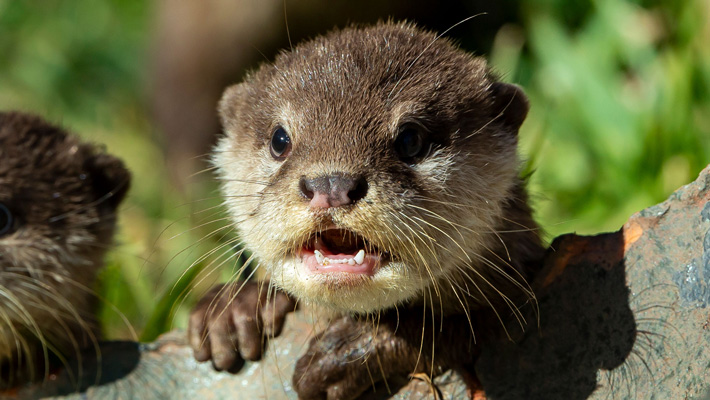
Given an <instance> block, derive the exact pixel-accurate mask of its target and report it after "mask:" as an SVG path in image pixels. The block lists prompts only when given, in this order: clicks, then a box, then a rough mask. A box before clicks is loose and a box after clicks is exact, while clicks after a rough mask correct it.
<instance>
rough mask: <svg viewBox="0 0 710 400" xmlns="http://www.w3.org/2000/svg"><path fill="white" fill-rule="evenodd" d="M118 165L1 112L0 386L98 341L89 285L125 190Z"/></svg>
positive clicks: (30, 376) (54, 131)
mask: <svg viewBox="0 0 710 400" xmlns="http://www.w3.org/2000/svg"><path fill="white" fill-rule="evenodd" d="M128 183H129V174H128V172H127V171H126V169H125V167H124V166H123V164H122V163H121V162H120V161H119V160H118V159H116V158H114V157H112V156H109V155H107V154H105V153H103V152H101V151H99V150H98V149H96V148H95V147H93V146H90V145H87V144H82V143H81V142H80V141H79V140H78V139H76V138H75V137H73V136H71V135H68V134H67V133H66V132H64V131H63V130H61V129H59V128H57V127H55V126H52V125H50V124H48V123H46V122H44V121H43V120H41V119H40V118H38V117H34V116H30V115H26V114H19V113H0V203H2V204H3V205H4V206H5V207H7V208H8V209H9V210H10V211H11V212H12V215H13V219H14V221H15V222H14V224H13V228H12V229H11V230H10V232H8V233H6V234H4V235H0V386H5V387H6V386H8V385H9V386H12V385H15V384H18V383H21V382H23V381H27V380H34V379H40V378H42V377H43V376H45V375H46V374H47V373H48V372H49V368H50V363H49V361H50V359H58V360H60V361H63V360H66V359H67V358H69V357H71V356H73V355H75V354H76V353H78V351H79V350H80V349H81V348H84V347H86V346H90V345H92V344H95V343H96V340H97V337H98V326H97V324H96V321H95V317H94V313H95V311H96V310H95V308H96V307H95V306H96V304H97V302H98V300H97V298H96V296H95V295H94V294H93V286H94V281H95V278H96V273H97V271H98V269H99V268H100V267H101V265H102V264H103V256H104V254H105V252H106V250H107V249H108V248H109V247H110V245H111V242H112V236H113V231H114V227H115V220H116V218H115V211H116V207H117V206H118V204H119V203H120V201H121V199H122V198H123V197H124V195H125V193H126V190H127V189H128Z"/></svg>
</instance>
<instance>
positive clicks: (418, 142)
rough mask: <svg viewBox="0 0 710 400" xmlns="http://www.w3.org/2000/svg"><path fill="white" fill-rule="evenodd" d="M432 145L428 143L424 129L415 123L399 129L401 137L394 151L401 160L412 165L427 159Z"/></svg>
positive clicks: (395, 144)
mask: <svg viewBox="0 0 710 400" xmlns="http://www.w3.org/2000/svg"><path fill="white" fill-rule="evenodd" d="M430 148H431V144H430V143H429V142H428V141H427V139H426V136H425V132H424V128H422V127H421V126H419V125H417V124H414V123H406V124H404V125H402V126H400V127H399V135H398V136H397V139H395V141H394V149H395V151H396V152H397V155H398V156H399V159H400V160H402V161H404V162H406V163H408V164H411V163H414V162H416V161H419V159H421V158H423V157H426V156H427V155H428V153H429V149H430Z"/></svg>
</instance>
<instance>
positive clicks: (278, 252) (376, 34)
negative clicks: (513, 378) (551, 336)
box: [214, 24, 528, 313]
mask: <svg viewBox="0 0 710 400" xmlns="http://www.w3.org/2000/svg"><path fill="white" fill-rule="evenodd" d="M527 109H528V106H527V100H526V98H525V96H524V95H523V94H522V92H521V91H520V90H519V89H517V87H514V86H512V85H506V84H502V83H499V82H496V81H495V79H494V78H493V77H492V76H491V74H490V73H489V71H488V68H487V66H486V63H485V61H484V60H483V59H480V58H475V57H473V56H471V55H469V54H467V53H465V52H463V51H461V50H459V49H457V48H456V47H454V46H453V45H452V44H451V43H449V42H448V41H447V40H444V39H438V40H437V38H436V37H435V36H434V35H433V34H431V33H428V32H423V31H421V30H419V29H416V28H415V27H413V26H410V25H406V24H404V25H392V24H380V25H377V26H374V27H371V28H365V29H357V28H349V29H346V30H343V31H338V32H334V33H331V34H330V35H328V36H326V37H322V38H317V39H315V40H313V41H311V42H308V43H305V44H303V45H301V46H298V47H296V48H294V49H293V51H291V52H288V53H283V54H281V55H280V56H278V57H277V59H276V61H275V62H274V64H271V65H264V66H262V67H261V68H260V69H259V70H258V71H256V72H255V73H254V74H252V75H250V76H249V77H248V78H247V79H246V81H245V82H243V83H241V84H238V85H236V86H233V87H231V88H229V89H228V90H227V91H226V93H225V94H224V96H223V98H222V101H221V103H220V114H221V118H222V123H223V125H224V128H225V135H224V137H223V138H221V140H220V142H219V144H218V146H217V149H216V152H215V156H214V164H215V165H216V166H218V167H219V175H220V178H221V179H222V190H223V193H224V196H225V202H226V204H227V206H228V208H229V211H230V213H231V216H232V218H233V220H234V222H235V224H236V226H237V227H238V229H239V232H240V235H241V239H242V241H243V244H244V245H245V247H246V248H247V249H249V250H250V251H252V252H253V253H254V254H255V256H256V257H257V258H258V259H259V261H260V263H261V264H262V265H263V266H265V267H266V268H267V269H268V271H269V273H270V274H269V275H270V277H271V280H272V282H274V283H275V284H277V285H278V286H279V287H281V288H282V289H284V290H286V291H288V292H290V293H291V294H293V295H294V296H296V297H297V298H299V299H301V300H304V301H307V302H311V303H317V304H320V305H324V306H327V307H330V308H332V309H334V310H339V311H349V312H357V313H367V312H374V311H377V310H380V309H384V308H388V307H392V306H395V305H397V304H399V303H402V302H405V301H408V300H411V299H414V298H421V297H422V296H426V297H427V298H433V297H441V296H442V295H441V293H440V290H441V289H442V287H443V286H446V287H447V288H450V287H454V286H455V287H458V288H459V289H461V290H462V291H466V292H467V293H468V294H470V295H471V296H474V297H475V296H477V295H478V294H480V295H483V292H485V291H489V290H492V288H490V287H489V286H490V284H489V283H488V280H487V277H488V276H490V275H491V274H499V273H502V271H499V270H498V269H497V268H496V267H495V264H494V263H493V262H492V260H490V259H488V258H489V257H488V256H486V255H484V254H485V252H486V250H487V249H488V248H489V247H490V246H492V245H493V243H494V242H495V241H496V240H497V239H496V233H495V232H496V229H497V227H498V226H499V224H500V220H501V214H502V211H501V210H502V207H503V203H504V201H505V200H506V199H507V198H508V196H509V192H510V191H511V188H512V187H513V185H514V184H515V182H516V180H517V172H518V164H519V162H518V159H517V156H516V143H517V131H518V128H519V126H520V124H521V123H522V121H523V119H524V118H525V114H526V112H527ZM432 296H433V297H432ZM481 301H482V300H481Z"/></svg>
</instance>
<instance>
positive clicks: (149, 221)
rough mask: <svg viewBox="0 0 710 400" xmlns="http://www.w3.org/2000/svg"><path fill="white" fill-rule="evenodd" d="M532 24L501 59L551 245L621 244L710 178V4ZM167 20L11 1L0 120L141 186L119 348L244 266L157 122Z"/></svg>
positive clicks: (135, 199) (619, 2) (497, 48)
mask: <svg viewBox="0 0 710 400" xmlns="http://www.w3.org/2000/svg"><path fill="white" fill-rule="evenodd" d="M519 8H520V13H519V14H520V16H521V17H520V20H519V21H517V22H515V23H511V24H509V25H506V26H504V27H503V28H502V29H501V30H500V31H499V32H498V34H497V35H496V39H495V42H494V43H493V46H492V50H491V54H490V59H491V62H492V63H493V65H494V66H495V67H496V68H497V69H498V70H499V71H501V72H502V73H503V75H504V76H505V79H506V80H508V81H511V82H516V83H518V84H520V85H522V86H523V87H524V88H525V90H526V92H527V94H528V95H529V97H530V101H531V103H532V109H531V112H530V114H529V116H528V120H527V121H526V123H525V124H524V125H523V129H522V132H521V152H522V154H523V155H524V156H525V157H526V160H527V162H526V173H530V172H532V175H531V177H530V189H531V193H532V195H533V199H534V202H535V208H536V210H537V218H538V220H539V221H540V222H541V223H542V225H543V226H544V228H545V231H546V235H547V237H548V238H552V237H554V236H556V235H558V234H560V233H564V232H570V231H576V232H580V233H595V232H601V231H610V230H616V229H618V228H619V227H620V226H621V225H622V224H623V223H624V221H625V220H626V219H627V218H628V217H629V216H630V215H631V214H632V213H634V212H636V211H638V210H640V209H642V208H644V207H647V206H650V205H652V204H655V203H658V202H660V201H662V200H664V199H665V198H666V197H667V196H668V195H669V194H670V193H671V192H672V191H673V190H675V189H676V188H678V187H679V186H681V185H683V184H685V183H688V182H690V181H692V180H693V179H694V178H695V176H696V175H697V173H698V172H699V171H700V170H701V169H702V168H703V167H704V166H705V165H707V164H708V162H710V0H687V1H674V0H655V1H628V0H626V1H624V0H588V1H585V0H575V1H565V0H543V1H537V2H532V1H529V2H520V3H519ZM151 13H152V6H151V4H150V3H148V2H144V1H139V0H76V1H43V2H40V1H15V0H0V108H1V109H20V110H27V111H33V112H36V113H39V114H41V115H44V116H45V117H47V118H48V119H50V120H52V121H55V122H59V123H61V124H63V125H64V126H65V127H68V128H69V129H71V130H72V131H74V132H77V133H79V134H80V135H81V136H83V137H85V138H87V139H89V140H91V141H94V142H99V143H105V144H106V147H107V149H108V151H109V152H111V153H113V154H116V155H118V156H119V157H121V158H123V159H124V160H125V161H126V163H127V165H128V166H129V168H130V169H131V170H132V171H133V174H134V181H133V187H132V189H131V192H130V196H129V199H128V201H127V202H126V204H124V206H123V207H122V209H121V226H120V233H119V235H118V242H119V246H118V247H117V249H116V250H115V251H113V252H112V253H111V255H110V257H109V260H108V265H107V267H106V268H105V270H104V271H103V273H102V275H101V277H100V278H101V279H100V285H99V287H98V289H97V291H98V292H99V294H100V296H102V298H103V299H104V302H103V304H104V306H103V310H102V321H103V323H104V330H105V332H106V333H107V336H108V337H110V338H118V337H131V336H133V335H134V333H133V330H132V329H131V326H132V327H134V328H135V331H136V332H138V335H139V336H140V338H142V339H145V340H150V339H152V338H154V337H155V336H156V335H157V334H159V333H160V332H162V331H164V330H167V329H170V328H171V327H172V326H178V327H184V326H185V317H186V312H187V310H188V309H189V308H188V307H187V306H189V305H190V304H192V302H193V301H194V297H195V296H194V293H199V292H201V290H202V289H203V288H205V287H207V286H209V285H211V284H212V283H213V282H214V281H215V280H217V279H219V278H220V277H224V276H225V275H229V274H231V272H232V271H233V270H234V263H235V262H234V261H233V260H228V259H227V256H228V255H229V254H230V252H229V249H228V246H227V247H225V248H222V249H220V250H219V251H216V252H210V251H211V250H212V249H215V248H217V247H218V246H219V243H226V241H225V240H223V239H220V236H221V235H222V233H227V234H228V232H226V231H228V229H222V230H220V228H223V227H224V226H225V223H224V221H220V220H219V218H221V217H222V214H221V210H220V209H219V207H218V204H219V200H218V198H217V196H216V192H215V191H214V185H213V184H210V183H209V182H207V183H205V182H204V181H208V179H203V180H201V183H200V182H197V183H196V184H195V185H194V187H191V191H194V193H191V195H190V196H189V199H188V197H186V196H184V195H183V194H182V193H180V192H179V191H178V190H176V188H175V187H173V186H172V185H171V184H170V182H169V180H168V179H167V176H168V175H167V173H166V168H165V165H164V163H163V161H162V160H163V157H162V153H161V147H160V141H159V139H158V138H159V135H158V134H157V133H156V132H155V128H154V127H153V126H152V125H151V121H150V113H149V106H148V95H149V82H148V77H147V74H146V71H147V68H146V65H147V60H148V57H147V56H148V52H149V51H150V41H149V37H150V24H151V22H152V15H151ZM471 23H475V20H474V21H473V22H471ZM194 199H198V201H194ZM211 232H215V233H216V234H215V235H212V236H209V235H208V234H209V233H211ZM225 249H226V250H225ZM203 255H204V256H203ZM220 255H223V256H222V257H220ZM223 261H224V263H225V264H226V265H220V264H221V263H222V262H223ZM191 265H194V266H193V267H192V268H188V267H190V266H191ZM194 284H196V286H197V288H198V289H197V290H193V289H192V287H193V285H194ZM183 295H187V296H186V297H185V296H183ZM126 321H130V323H127V322H126Z"/></svg>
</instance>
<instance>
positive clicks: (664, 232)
mask: <svg viewBox="0 0 710 400" xmlns="http://www.w3.org/2000/svg"><path fill="white" fill-rule="evenodd" d="M709 200H710V167H708V168H706V169H705V170H704V171H703V172H702V173H701V174H700V177H699V178H698V180H697V181H695V182H694V183H691V184H689V185H687V186H685V187H683V188H681V189H679V190H678V191H676V192H675V193H674V194H673V195H671V197H670V198H669V199H668V200H667V201H665V202H663V203H661V204H659V205H656V206H653V207H650V208H648V209H646V210H643V211H641V212H639V213H637V214H635V215H634V216H632V217H631V219H630V220H629V221H628V222H627V223H626V224H625V225H624V227H623V228H622V229H621V230H619V231H618V232H614V233H606V234H601V235H597V236H586V237H585V236H577V235H572V234H570V235H563V236H561V237H558V238H557V239H555V240H554V241H553V243H552V245H551V247H550V250H549V251H548V254H547V256H546V258H545V261H544V263H545V264H544V267H543V270H542V272H541V273H540V275H539V276H538V277H537V278H536V280H535V282H533V287H534V288H535V291H536V294H537V299H538V301H537V304H530V305H528V306H527V307H526V308H525V309H523V310H522V311H523V315H524V316H525V318H526V320H527V322H528V323H527V325H522V326H523V328H524V329H523V328H521V324H520V323H518V322H517V321H510V322H509V323H508V324H507V325H506V326H507V331H508V334H509V335H510V336H511V337H512V338H513V339H514V341H511V340H510V339H508V337H504V338H488V339H483V340H484V342H483V343H482V344H483V346H482V347H483V351H482V354H481V357H480V358H479V360H478V362H477V364H476V372H477V375H478V378H479V380H480V381H481V383H482V384H483V386H484V388H485V389H486V396H485V397H481V396H480V395H476V398H477V399H479V398H487V399H490V400H522V399H525V400H534V399H545V400H555V399H564V400H574V399H626V398H628V399H684V398H685V399H690V398H694V399H710V318H709V317H710V314H708V308H707V307H708V306H709V305H710V201H709ZM286 326H287V328H286V329H285V331H284V333H283V334H282V336H281V337H279V338H276V339H275V340H273V341H271V342H270V343H269V344H268V346H269V348H268V350H267V353H266V356H265V359H264V360H262V361H261V362H258V363H251V362H247V363H245V364H244V365H243V366H242V368H241V370H239V372H238V373H235V374H232V373H229V372H216V371H214V370H213V369H212V367H211V366H210V365H209V364H200V363H197V362H195V361H194V360H193V358H192V356H191V351H190V350H189V349H188V347H187V346H186V344H185V338H184V334H183V333H182V332H170V333H168V334H166V335H164V336H162V337H161V338H159V339H158V340H157V341H156V342H154V343H149V344H137V343H131V342H107V343H103V344H102V346H101V357H100V358H99V357H97V356H96V355H95V354H91V353H87V354H85V355H83V357H81V360H82V368H81V370H83V371H84V372H85V373H84V374H83V375H82V374H76V372H75V373H74V374H73V375H72V374H70V373H69V371H77V370H78V367H77V364H76V361H75V362H74V364H73V367H69V368H65V369H63V370H62V371H60V372H59V373H57V374H56V375H52V376H51V377H50V378H49V379H47V380H46V381H45V382H44V383H42V384H38V385H35V386H30V387H24V388H21V389H18V390H16V391H14V392H12V393H5V397H6V398H22V399H25V398H39V397H46V396H64V397H59V398H65V399H85V398H89V399H103V398H119V397H120V398H139V399H163V398H169V399H198V398H199V399H210V398H214V399H221V398H237V399H258V398H265V399H267V398H268V399H295V398H296V395H295V394H294V393H293V391H292V389H291V373H292V371H293V365H294V363H295V360H296V359H297V358H298V356H299V355H300V354H302V353H303V352H304V350H305V346H306V345H307V343H308V338H309V337H311V336H312V334H313V330H314V325H313V323H312V321H311V320H310V319H309V318H308V316H307V315H306V313H296V314H294V315H292V316H289V319H288V321H287V324H286ZM97 371H98V372H99V373H100V374H98V375H99V377H98V379H97V378H96V375H97V374H96V372H97ZM389 383H390V388H391V389H392V390H393V391H394V392H396V393H395V394H394V395H389V394H388V393H387V390H386V389H385V388H384V387H381V386H378V387H377V391H376V392H375V393H369V394H367V395H366V396H365V398H368V399H376V398H395V399H410V398H414V399H416V398H432V393H433V390H439V391H440V394H441V395H442V396H443V398H446V399H459V398H465V397H466V396H467V391H466V387H465V385H464V384H463V382H462V380H461V379H460V377H459V376H458V375H456V374H455V373H451V372H449V373H447V374H445V375H443V376H440V377H437V378H436V379H435V380H434V384H435V386H436V388H435V389H434V388H432V387H431V386H430V385H429V384H428V383H427V382H426V381H425V380H422V379H413V380H411V381H406V380H400V381H394V382H389ZM76 389H78V390H79V391H80V392H79V393H75V394H69V393H71V392H72V391H75V390H76Z"/></svg>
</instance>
